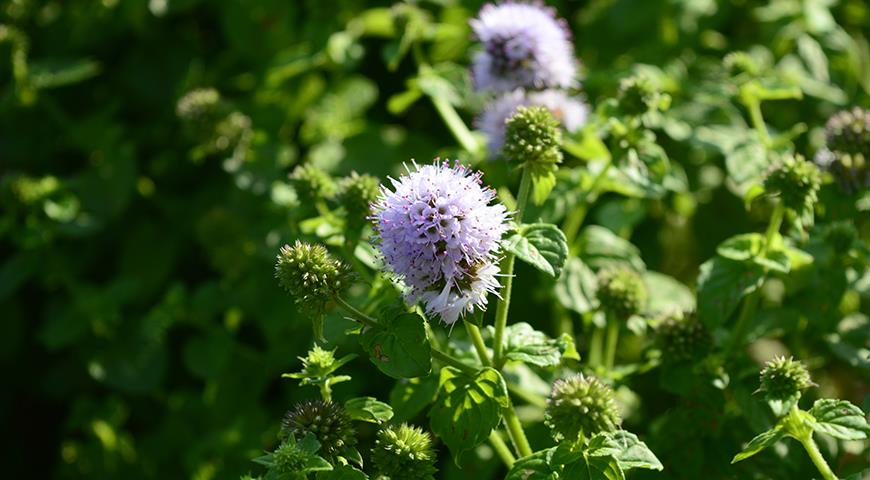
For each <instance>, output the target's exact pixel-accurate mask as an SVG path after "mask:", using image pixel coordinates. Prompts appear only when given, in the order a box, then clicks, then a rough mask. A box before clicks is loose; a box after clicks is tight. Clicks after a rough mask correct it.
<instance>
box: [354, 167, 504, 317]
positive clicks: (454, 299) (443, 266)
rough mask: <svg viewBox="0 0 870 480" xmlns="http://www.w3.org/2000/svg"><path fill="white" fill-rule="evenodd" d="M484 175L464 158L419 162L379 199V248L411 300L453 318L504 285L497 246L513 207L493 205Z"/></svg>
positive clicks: (376, 215)
mask: <svg viewBox="0 0 870 480" xmlns="http://www.w3.org/2000/svg"><path fill="white" fill-rule="evenodd" d="M480 177H481V175H480V173H479V172H472V171H470V170H468V169H467V168H466V167H464V166H462V165H459V164H458V163H454V164H453V165H451V164H450V163H449V162H447V161H445V162H442V161H440V160H438V159H436V160H435V163H434V164H433V165H424V166H417V165H416V164H415V165H414V168H413V169H408V174H407V175H403V176H402V177H400V178H399V179H398V180H396V179H390V180H391V182H392V186H393V190H390V189H388V188H386V187H383V186H382V187H381V194H380V196H379V198H378V199H377V201H375V203H374V204H373V205H372V211H373V212H374V214H373V215H372V217H371V218H372V220H373V221H374V228H375V232H376V234H377V235H376V242H377V247H378V249H379V250H380V252H381V254H382V255H383V258H384V261H385V263H386V264H387V266H388V268H389V269H390V270H391V271H392V272H394V273H396V274H397V275H399V276H401V277H402V278H403V279H404V281H405V284H406V285H407V286H408V291H407V293H406V295H405V299H406V300H407V301H408V302H409V303H415V302H417V301H422V302H423V303H425V305H426V313H427V314H438V315H440V316H441V319H442V320H443V321H444V322H445V323H447V324H453V323H454V322H456V321H457V320H458V319H459V317H460V315H464V314H466V313H470V312H472V311H474V309H475V307H477V308H480V309H484V308H485V307H486V295H487V294H488V293H489V292H495V291H496V290H497V289H498V287H499V283H498V281H497V280H496V275H497V274H498V271H499V270H498V267H497V266H496V265H495V261H496V260H497V259H496V252H497V250H498V247H499V242H500V240H501V237H502V234H504V232H505V231H506V230H507V225H506V222H507V219H508V213H507V211H506V209H505V207H504V205H501V204H499V203H496V204H492V205H490V203H491V202H492V201H493V199H494V198H495V191H493V190H492V189H490V188H488V187H484V186H483V185H482V182H481V179H480Z"/></svg>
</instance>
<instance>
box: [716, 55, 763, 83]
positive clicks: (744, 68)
mask: <svg viewBox="0 0 870 480" xmlns="http://www.w3.org/2000/svg"><path fill="white" fill-rule="evenodd" d="M722 65H724V66H725V68H726V69H727V70H728V72H729V73H730V74H731V75H732V76H735V77H736V76H739V75H743V74H746V75H749V76H752V77H754V76H757V75H758V74H759V73H760V72H761V67H760V66H759V65H758V62H757V61H755V59H754V58H752V56H751V55H749V54H748V53H746V52H731V53H729V54H728V55H725V58H724V59H722Z"/></svg>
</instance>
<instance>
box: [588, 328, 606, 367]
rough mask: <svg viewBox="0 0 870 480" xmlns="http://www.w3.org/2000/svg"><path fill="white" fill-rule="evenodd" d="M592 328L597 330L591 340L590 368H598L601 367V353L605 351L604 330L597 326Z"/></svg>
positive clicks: (593, 332)
mask: <svg viewBox="0 0 870 480" xmlns="http://www.w3.org/2000/svg"><path fill="white" fill-rule="evenodd" d="M592 328H594V329H595V330H593V331H592V338H590V339H589V366H590V367H598V366H600V365H601V352H602V350H603V349H604V329H603V328H599V327H597V326H595V325H593V326H592Z"/></svg>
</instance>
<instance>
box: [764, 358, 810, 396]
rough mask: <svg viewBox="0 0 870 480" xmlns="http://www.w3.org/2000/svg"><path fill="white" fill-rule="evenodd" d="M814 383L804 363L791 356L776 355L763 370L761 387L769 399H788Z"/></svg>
mask: <svg viewBox="0 0 870 480" xmlns="http://www.w3.org/2000/svg"><path fill="white" fill-rule="evenodd" d="M813 385H814V383H813V381H812V379H810V374H809V372H807V368H806V367H804V365H803V364H802V363H801V362H799V361H797V360H794V359H792V358H791V357H789V358H785V357H776V358H774V359H773V360H771V361H769V362H767V364H766V365H765V367H764V370H762V371H761V388H760V389H759V390H760V391H762V392H764V396H765V397H766V398H767V399H768V400H788V399H789V398H792V397H794V396H795V395H800V393H801V392H802V391H804V390H806V389H808V388H810V387H811V386H813Z"/></svg>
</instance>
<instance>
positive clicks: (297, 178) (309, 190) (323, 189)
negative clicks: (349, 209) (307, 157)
mask: <svg viewBox="0 0 870 480" xmlns="http://www.w3.org/2000/svg"><path fill="white" fill-rule="evenodd" d="M290 183H291V185H293V188H294V189H296V195H297V196H298V197H299V200H300V201H301V202H313V201H315V200H318V199H321V198H332V197H333V196H335V192H336V190H337V187H336V185H335V182H334V181H333V180H332V177H330V176H329V174H328V173H326V172H324V171H323V170H321V169H319V168H317V167H315V166H314V165H310V164H304V165H298V166H297V167H296V168H295V169H293V173H291V174H290Z"/></svg>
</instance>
